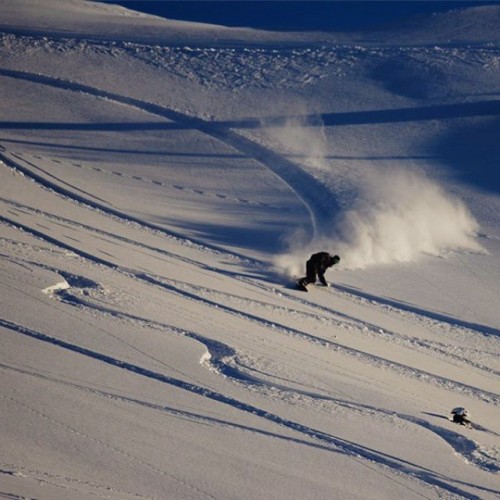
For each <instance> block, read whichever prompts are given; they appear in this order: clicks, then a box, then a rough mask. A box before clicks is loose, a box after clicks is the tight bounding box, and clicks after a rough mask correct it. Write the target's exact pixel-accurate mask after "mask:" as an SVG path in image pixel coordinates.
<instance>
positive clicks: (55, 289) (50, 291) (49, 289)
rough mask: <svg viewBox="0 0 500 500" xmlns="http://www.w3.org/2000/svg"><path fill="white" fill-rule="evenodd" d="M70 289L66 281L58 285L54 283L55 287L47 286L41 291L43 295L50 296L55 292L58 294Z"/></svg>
mask: <svg viewBox="0 0 500 500" xmlns="http://www.w3.org/2000/svg"><path fill="white" fill-rule="evenodd" d="M68 288H70V285H69V283H68V282H67V281H60V282H59V283H56V284H55V285H52V286H48V287H47V288H44V289H43V290H42V292H43V293H45V294H47V295H52V294H53V293H55V292H58V291H59V290H67V289H68Z"/></svg>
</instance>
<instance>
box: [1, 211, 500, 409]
mask: <svg viewBox="0 0 500 500" xmlns="http://www.w3.org/2000/svg"><path fill="white" fill-rule="evenodd" d="M0 221H3V222H4V223H7V224H10V225H12V226H14V227H18V228H21V229H23V230H24V231H26V232H29V233H31V234H33V235H35V236H37V237H39V238H42V239H45V240H47V241H49V242H51V243H53V244H55V245H58V246H62V247H63V248H65V249H67V250H70V251H72V252H74V253H76V254H77V255H80V256H81V257H84V258H86V259H88V260H90V261H92V262H94V263H97V264H101V265H104V266H106V267H108V268H111V269H113V270H115V271H119V272H122V273H125V274H126V275H128V276H132V277H134V278H135V279H137V280H140V281H142V282H147V283H149V284H152V285H155V286H158V287H160V288H162V289H163V290H167V291H169V292H171V293H175V294H176V295H178V296H181V297H183V298H187V299H189V300H192V301H195V302H198V303H202V304H204V305H206V306H208V307H209V308H212V307H217V308H218V309H219V310H223V311H225V312H227V313H229V314H231V315H233V316H237V317H239V318H245V319H246V320H248V321H250V322H252V323H257V324H260V325H262V326H264V327H269V328H273V329H274V330H275V331H279V332H281V333H284V334H288V335H292V336H295V337H298V338H302V339H304V340H306V341H309V342H313V343H314V344H318V345H322V346H324V347H326V348H329V349H332V350H334V351H337V352H341V353H343V354H347V355H349V356H353V357H355V358H357V359H359V360H362V361H363V362H367V363H371V364H374V365H375V366H379V367H384V368H390V369H392V370H393V371H395V372H397V373H399V374H404V375H405V376H410V377H414V378H418V379H420V380H425V381H427V382H432V383H434V384H437V385H439V386H444V387H447V388H448V389H452V390H455V391H458V392H461V393H466V394H469V395H470V396H473V397H475V398H478V399H480V400H482V401H488V402H490V403H492V404H495V405H498V404H500V397H499V395H498V394H495V393H491V392H489V391H483V390H480V389H478V388H476V387H473V386H469V385H467V384H463V383H460V382H456V381H454V380H451V379H448V378H445V377H441V376H438V375H434V374H432V373H429V372H426V371H423V370H419V369H417V368H412V367H408V366H407V365H404V364H401V363H398V362H395V361H391V360H388V359H385V358H382V357H380V356H377V355H373V354H370V353H367V352H364V351H361V350H359V349H355V348H351V347H347V346H344V345H342V344H339V343H338V342H334V341H333V340H328V339H324V338H321V337H317V336H314V335H311V334H309V333H307V332H303V331H301V330H297V329H294V328H291V327H288V326H286V325H282V324H279V323H276V322H272V321H270V320H267V319H265V318H262V317H260V316H257V315H254V314H249V313H247V312H244V311H241V310H240V309H236V308H234V307H232V306H228V305H226V304H223V303H221V302H217V301H214V300H212V299H207V298H204V297H202V296H200V295H199V294H197V293H196V292H191V291H186V290H183V289H182V288H181V287H179V286H175V285H173V284H171V283H167V282H165V281H163V280H162V278H159V277H154V276H151V275H149V274H146V273H140V272H136V271H134V270H132V269H126V268H122V267H120V266H118V265H116V264H114V263H112V262H109V261H107V260H104V259H102V258H100V257H96V256H94V255H92V254H88V253H86V252H82V251H80V250H79V249H78V248H76V247H73V246H70V245H68V244H66V243H62V242H60V241H58V240H57V239H54V238H52V237H49V236H47V235H46V234H44V233H43V232H40V231H38V230H34V229H32V228H30V227H28V226H26V225H23V224H20V223H18V222H15V221H13V220H10V219H8V218H5V217H2V216H0ZM306 304H308V305H309V303H308V302H306ZM327 310H328V309H327ZM328 311H329V310H328ZM329 312H331V311H329ZM355 321H356V320H355ZM365 326H366V325H364V324H361V327H365Z"/></svg>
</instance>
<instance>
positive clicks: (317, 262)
mask: <svg viewBox="0 0 500 500" xmlns="http://www.w3.org/2000/svg"><path fill="white" fill-rule="evenodd" d="M339 262H340V257H339V256H338V255H334V256H333V257H332V256H331V255H330V254H329V253H328V252H319V253H315V254H313V255H311V257H310V258H309V260H308V261H307V262H306V276H305V277H304V278H301V279H300V280H299V281H298V282H297V284H298V286H299V288H300V289H301V290H304V291H305V292H307V285H309V284H310V283H315V282H316V276H317V277H318V279H319V281H320V282H321V284H322V285H323V286H328V283H327V282H326V280H325V271H326V270H327V269H328V268H329V267H332V266H334V265H335V264H338V263H339Z"/></svg>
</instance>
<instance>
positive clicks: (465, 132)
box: [433, 101, 500, 193]
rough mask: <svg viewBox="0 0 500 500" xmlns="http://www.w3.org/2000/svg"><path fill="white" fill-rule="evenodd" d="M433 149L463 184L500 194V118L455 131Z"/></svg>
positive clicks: (486, 120) (469, 125) (482, 121)
mask: <svg viewBox="0 0 500 500" xmlns="http://www.w3.org/2000/svg"><path fill="white" fill-rule="evenodd" d="M498 102H499V103H500V101H498ZM433 150H434V152H435V153H436V155H437V156H439V157H440V158H442V161H443V162H444V163H445V164H447V165H448V166H449V167H450V170H451V171H452V172H453V174H454V175H455V177H457V178H458V179H459V180H460V181H462V182H465V183H468V184H472V185H474V186H477V187H479V188H481V189H484V190H487V191H492V192H494V193H499V192H500V118H490V119H484V120H481V121H476V123H475V124H467V125H464V126H462V127H460V128H458V129H455V131H453V132H451V133H450V134H449V135H448V136H447V137H445V138H444V139H440V140H439V142H438V143H437V144H435V145H434V147H433Z"/></svg>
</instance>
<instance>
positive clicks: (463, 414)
mask: <svg viewBox="0 0 500 500" xmlns="http://www.w3.org/2000/svg"><path fill="white" fill-rule="evenodd" d="M451 414H452V415H453V419H452V420H453V422H455V423H456V424H460V425H465V426H470V425H471V421H470V415H469V412H468V411H467V410H466V409H465V408H462V407H461V406H460V407H457V408H453V410H451Z"/></svg>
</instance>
